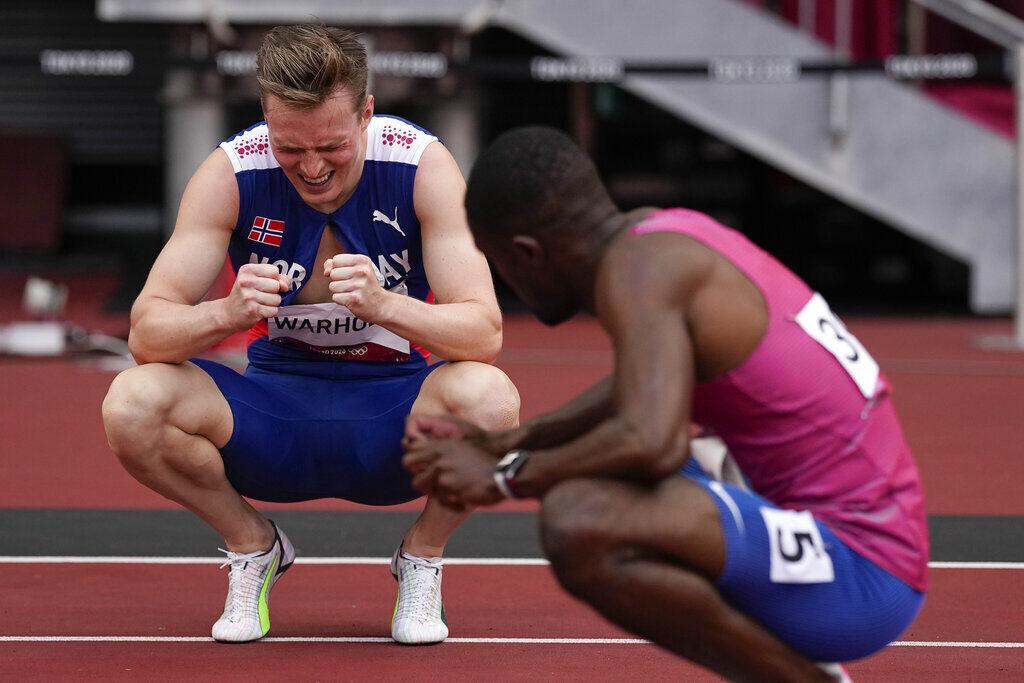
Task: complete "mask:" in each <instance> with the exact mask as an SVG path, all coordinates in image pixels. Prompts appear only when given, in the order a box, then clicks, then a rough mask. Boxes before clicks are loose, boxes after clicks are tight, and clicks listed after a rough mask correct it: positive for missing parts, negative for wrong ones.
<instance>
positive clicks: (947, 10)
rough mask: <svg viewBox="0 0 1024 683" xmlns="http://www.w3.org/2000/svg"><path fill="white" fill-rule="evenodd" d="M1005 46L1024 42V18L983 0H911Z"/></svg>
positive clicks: (1011, 47) (1012, 47) (1010, 48)
mask: <svg viewBox="0 0 1024 683" xmlns="http://www.w3.org/2000/svg"><path fill="white" fill-rule="evenodd" d="M911 1H912V2H914V3H916V4H918V5H920V6H921V7H924V8H925V9H929V10H931V11H932V12H935V13H936V14H939V15H941V16H943V17H945V18H946V19H949V20H950V21H952V22H953V23H955V24H959V25H960V26H963V27H964V28H966V29H968V30H970V31H973V32H974V33H977V34H978V35H979V36H981V37H983V38H986V39H988V40H991V41H992V42H993V43H996V44H997V45H1001V46H1002V47H1004V48H1006V49H1007V50H1012V49H1015V48H1016V47H1017V46H1018V45H1020V44H1021V43H1024V21H1021V20H1020V19H1018V18H1017V17H1015V16H1013V15H1012V14H1010V13H1009V12H1006V11H1005V10H1002V9H999V8H998V7H995V6H994V5H990V4H988V3H987V2H982V0H911Z"/></svg>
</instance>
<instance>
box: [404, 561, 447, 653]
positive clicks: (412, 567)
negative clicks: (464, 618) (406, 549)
mask: <svg viewBox="0 0 1024 683" xmlns="http://www.w3.org/2000/svg"><path fill="white" fill-rule="evenodd" d="M441 571H442V566H441V558H440V557H431V558H426V557H416V556H415V555H409V554H408V553H403V552H402V548H401V547H399V548H398V550H396V551H395V554H394V555H393V556H392V557H391V573H392V574H393V575H394V577H395V580H397V581H398V597H397V598H396V599H395V613H394V615H393V616H392V617H391V637H392V638H394V639H395V640H397V641H398V642H399V643H403V644H405V645H425V644H427V643H440V642H441V641H442V640H444V639H445V638H447V637H448V623H447V622H446V621H445V618H444V604H443V603H442V602H441Z"/></svg>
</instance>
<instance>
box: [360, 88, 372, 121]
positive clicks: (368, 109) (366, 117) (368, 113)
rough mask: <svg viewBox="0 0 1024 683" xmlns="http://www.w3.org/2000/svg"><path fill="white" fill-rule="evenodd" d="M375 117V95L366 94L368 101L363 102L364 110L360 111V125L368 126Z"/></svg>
mask: <svg viewBox="0 0 1024 683" xmlns="http://www.w3.org/2000/svg"><path fill="white" fill-rule="evenodd" d="M372 118H373V95H367V96H366V103H365V104H363V111H361V112H360V113H359V127H360V128H366V127H367V126H368V125H370V119H372Z"/></svg>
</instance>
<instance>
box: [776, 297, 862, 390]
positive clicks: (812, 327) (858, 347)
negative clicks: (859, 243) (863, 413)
mask: <svg viewBox="0 0 1024 683" xmlns="http://www.w3.org/2000/svg"><path fill="white" fill-rule="evenodd" d="M796 322H797V324H798V325H800V327H802V328H803V330H804V332H806V333H807V334H809V335H810V336H811V339H813V340H814V341H816V342H818V343H819V344H821V345H822V346H823V347H824V348H825V350H826V351H828V352H829V353H831V354H832V355H833V356H835V357H836V360H837V361H839V364H840V365H842V366H843V369H844V370H846V373H847V374H848V375H850V377H851V378H852V379H853V381H854V383H855V384H856V385H857V388H858V389H860V393H862V394H863V395H864V398H868V399H870V398H872V397H874V395H875V390H876V389H877V388H878V363H877V362H876V361H875V359H874V358H872V357H871V354H869V353H868V352H867V349H865V348H864V345H863V344H861V343H860V342H859V341H858V340H857V338H856V337H854V336H853V335H852V334H850V331H849V330H847V329H846V326H845V325H843V323H842V321H840V320H839V318H837V317H836V315H835V313H833V312H832V310H831V309H830V308H829V307H828V304H827V303H826V302H825V299H824V297H822V296H821V295H820V294H815V295H814V296H813V297H811V300H810V301H808V302H807V305H806V306H804V307H803V310H801V311H800V313H798V314H797V316H796Z"/></svg>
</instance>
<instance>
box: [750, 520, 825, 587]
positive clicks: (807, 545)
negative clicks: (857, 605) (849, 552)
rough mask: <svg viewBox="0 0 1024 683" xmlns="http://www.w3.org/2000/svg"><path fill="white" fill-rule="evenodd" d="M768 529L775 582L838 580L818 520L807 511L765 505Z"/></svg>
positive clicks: (772, 577)
mask: <svg viewBox="0 0 1024 683" xmlns="http://www.w3.org/2000/svg"><path fill="white" fill-rule="evenodd" d="M761 516H762V517H763V518H764V524H765V526H766V527H767V528H768V544H769V547H770V552H771V574H770V578H771V580H772V583H830V582H832V581H833V580H834V579H835V572H834V571H833V569H832V558H831V557H829V556H828V553H827V552H825V544H824V543H823V542H822V540H821V533H820V532H819V531H818V525H817V524H816V523H815V521H814V516H813V515H811V513H810V512H808V511H806V510H804V511H802V512H797V511H796V510H779V509H777V508H769V507H762V508H761Z"/></svg>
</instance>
